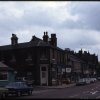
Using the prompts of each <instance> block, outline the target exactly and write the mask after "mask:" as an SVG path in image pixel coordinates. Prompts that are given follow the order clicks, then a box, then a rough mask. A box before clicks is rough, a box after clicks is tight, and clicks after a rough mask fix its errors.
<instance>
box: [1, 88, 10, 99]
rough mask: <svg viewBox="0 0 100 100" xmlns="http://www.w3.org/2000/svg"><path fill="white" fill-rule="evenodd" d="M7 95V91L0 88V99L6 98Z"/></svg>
mask: <svg viewBox="0 0 100 100" xmlns="http://www.w3.org/2000/svg"><path fill="white" fill-rule="evenodd" d="M7 94H8V89H6V88H4V87H0V98H3V97H6V95H7Z"/></svg>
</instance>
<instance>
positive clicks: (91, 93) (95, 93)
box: [90, 91, 99, 95]
mask: <svg viewBox="0 0 100 100" xmlns="http://www.w3.org/2000/svg"><path fill="white" fill-rule="evenodd" d="M97 92H99V91H94V92H90V93H91V94H92V95H93V94H96V93H97Z"/></svg>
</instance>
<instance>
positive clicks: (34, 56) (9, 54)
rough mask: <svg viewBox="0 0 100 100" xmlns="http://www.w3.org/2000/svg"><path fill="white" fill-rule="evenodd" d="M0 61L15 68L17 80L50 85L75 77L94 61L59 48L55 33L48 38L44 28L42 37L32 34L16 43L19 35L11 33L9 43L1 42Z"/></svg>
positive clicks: (77, 77)
mask: <svg viewBox="0 0 100 100" xmlns="http://www.w3.org/2000/svg"><path fill="white" fill-rule="evenodd" d="M0 61H2V62H4V63H5V64H6V65H8V66H11V67H12V68H13V69H14V70H15V71H16V79H17V80H18V79H20V78H27V79H28V80H33V81H34V85H49V86H51V85H60V84H62V83H63V80H70V81H75V80H78V79H79V78H81V77H82V75H84V73H85V71H87V69H91V68H94V66H93V63H92V64H89V63H88V64H87V62H86V61H84V60H83V59H81V58H80V56H78V54H75V53H71V52H70V51H68V50H67V51H66V50H63V49H61V48H59V47H58V46H57V37H56V34H55V33H52V34H51V37H50V38H49V36H48V32H44V34H43V39H40V38H37V37H36V36H35V35H34V36H32V39H31V40H30V41H29V42H24V43H18V37H17V36H16V34H12V37H11V44H10V45H5V46H0ZM94 69H95V68H94ZM94 69H93V70H94ZM93 70H92V71H93ZM88 71H89V70H88ZM89 72H90V71H89Z"/></svg>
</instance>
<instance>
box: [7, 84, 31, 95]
mask: <svg viewBox="0 0 100 100" xmlns="http://www.w3.org/2000/svg"><path fill="white" fill-rule="evenodd" d="M6 89H8V91H9V94H16V95H17V96H21V95H22V94H25V93H27V94H28V95H31V94H32V91H33V87H29V86H28V85H27V84H26V83H25V82H12V83H9V84H8V85H7V86H6Z"/></svg>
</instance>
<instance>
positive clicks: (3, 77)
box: [0, 71, 7, 80]
mask: <svg viewBox="0 0 100 100" xmlns="http://www.w3.org/2000/svg"><path fill="white" fill-rule="evenodd" d="M0 80H7V72H5V71H2V72H0Z"/></svg>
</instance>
